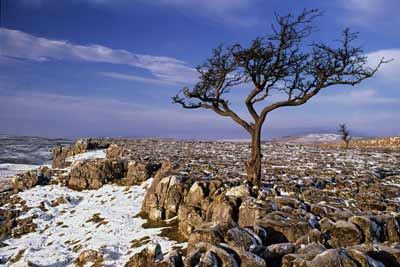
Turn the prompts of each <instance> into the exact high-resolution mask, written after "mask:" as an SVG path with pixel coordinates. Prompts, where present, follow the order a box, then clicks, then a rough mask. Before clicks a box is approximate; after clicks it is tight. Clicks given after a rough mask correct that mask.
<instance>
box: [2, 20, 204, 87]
mask: <svg viewBox="0 0 400 267" xmlns="http://www.w3.org/2000/svg"><path fill="white" fill-rule="evenodd" d="M0 41H1V44H2V47H1V50H0V56H4V57H15V58H22V59H28V60H34V61H39V62H40V61H50V60H68V61H87V62H104V63H111V64H121V65H129V66H132V67H137V68H142V69H146V70H148V71H149V72H150V73H151V74H152V75H153V76H154V79H157V80H159V81H160V82H165V83H192V82H193V81H195V78H196V72H195V70H194V69H193V68H191V67H190V66H189V65H188V64H187V63H186V62H184V61H180V60H177V59H175V58H170V57H161V56H151V55H138V54H134V53H131V52H129V51H126V50H121V49H112V48H109V47H106V46H102V45H95V44H92V45H77V44H72V43H69V42H67V41H61V40H51V39H47V38H41V37H36V36H33V35H30V34H28V33H25V32H22V31H17V30H10V29H6V28H1V29H0Z"/></svg>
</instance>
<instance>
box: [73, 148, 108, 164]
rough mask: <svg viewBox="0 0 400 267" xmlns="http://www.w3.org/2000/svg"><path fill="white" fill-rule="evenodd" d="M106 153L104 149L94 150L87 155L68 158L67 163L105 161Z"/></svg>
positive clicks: (86, 153) (82, 154)
mask: <svg viewBox="0 0 400 267" xmlns="http://www.w3.org/2000/svg"><path fill="white" fill-rule="evenodd" d="M105 158H106V152H105V150H104V149H99V150H92V151H88V152H85V153H81V154H77V155H75V156H72V157H68V158H66V159H65V161H67V162H75V161H84V160H91V159H105Z"/></svg>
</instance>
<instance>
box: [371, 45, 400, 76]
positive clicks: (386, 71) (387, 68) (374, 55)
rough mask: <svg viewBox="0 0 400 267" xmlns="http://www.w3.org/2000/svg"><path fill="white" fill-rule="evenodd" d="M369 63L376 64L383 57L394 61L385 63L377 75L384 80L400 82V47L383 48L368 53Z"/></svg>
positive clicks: (372, 65)
mask: <svg viewBox="0 0 400 267" xmlns="http://www.w3.org/2000/svg"><path fill="white" fill-rule="evenodd" d="M367 57H368V63H369V65H370V66H371V67H374V66H376V65H377V64H378V63H379V61H380V60H381V58H385V60H391V59H393V61H391V62H389V63H387V64H383V65H382V67H381V68H380V70H379V71H378V73H377V77H378V78H381V80H382V82H385V81H387V82H400V75H399V70H400V49H398V48H397V49H383V50H378V51H374V52H371V53H368V54H367Z"/></svg>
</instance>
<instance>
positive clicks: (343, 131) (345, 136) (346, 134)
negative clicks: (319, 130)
mask: <svg viewBox="0 0 400 267" xmlns="http://www.w3.org/2000/svg"><path fill="white" fill-rule="evenodd" d="M338 132H339V134H340V137H341V138H342V140H343V141H344V143H345V144H346V148H349V144H350V140H351V135H350V131H349V129H347V126H346V124H339V130H338Z"/></svg>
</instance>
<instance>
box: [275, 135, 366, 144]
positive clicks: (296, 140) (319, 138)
mask: <svg viewBox="0 0 400 267" xmlns="http://www.w3.org/2000/svg"><path fill="white" fill-rule="evenodd" d="M360 138H361V137H353V139H356V140H357V139H360ZM340 141H341V136H340V134H336V133H310V134H305V135H296V136H285V137H281V138H275V139H273V140H272V142H279V143H291V144H305V145H311V144H332V143H337V142H340Z"/></svg>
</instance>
